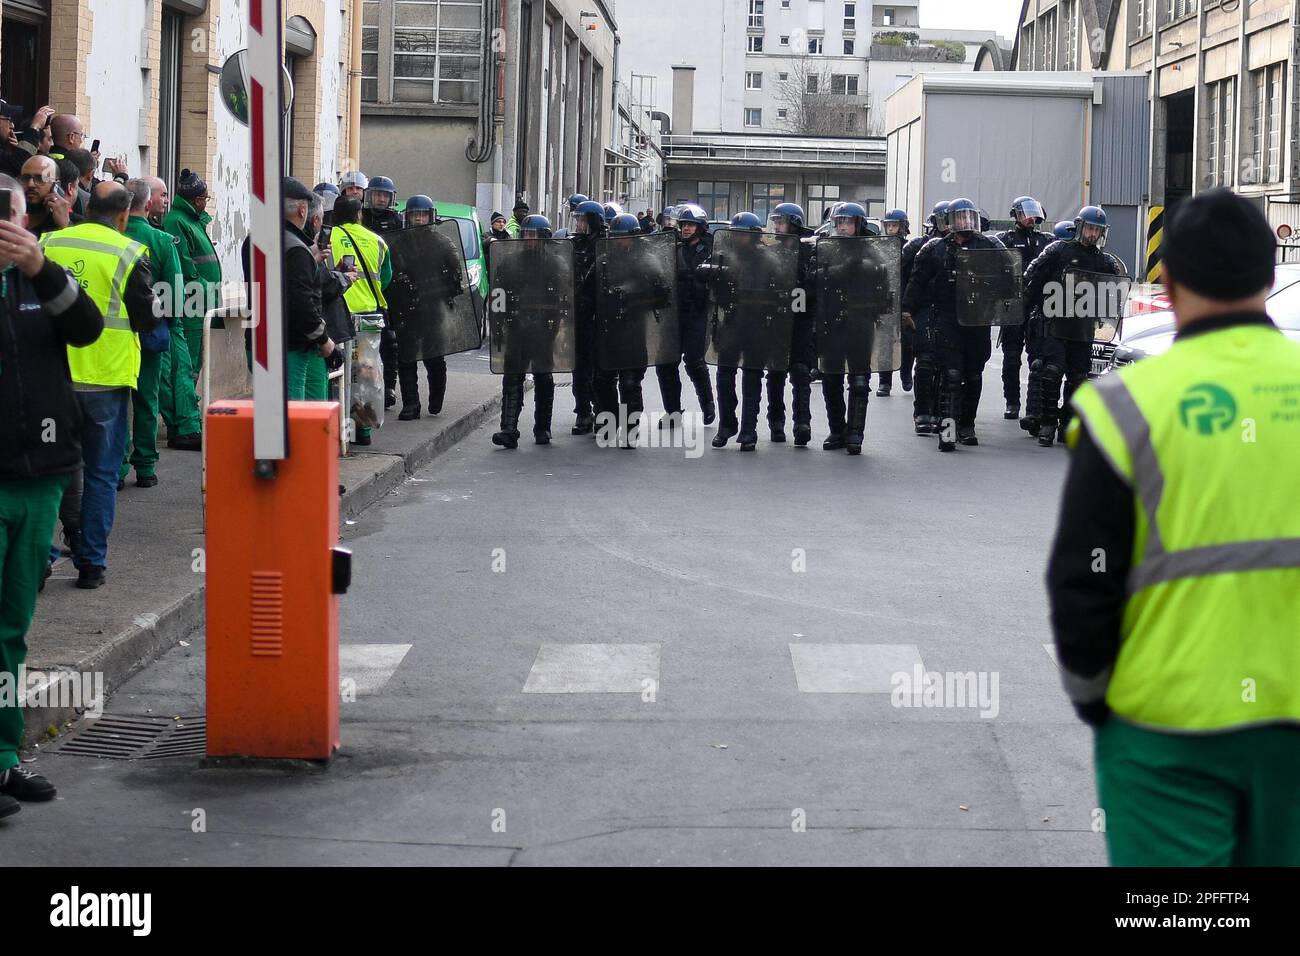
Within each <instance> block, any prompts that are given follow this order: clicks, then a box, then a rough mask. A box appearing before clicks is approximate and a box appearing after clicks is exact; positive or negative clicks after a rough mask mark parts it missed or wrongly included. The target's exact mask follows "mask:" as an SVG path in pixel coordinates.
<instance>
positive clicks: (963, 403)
mask: <svg viewBox="0 0 1300 956" xmlns="http://www.w3.org/2000/svg"><path fill="white" fill-rule="evenodd" d="M947 219H948V225H949V232H948V234H947V235H945V236H944V237H943V238H941V239H932V240H930V241H929V242H928V243H926V244H925V247H924V248H922V250H921V252H920V253H919V254H918V255H917V257H916V262H915V264H914V266H913V268H912V273H911V276H910V277H909V281H908V283H907V289H906V291H905V292H904V293H903V316H904V319H903V321H904V324H907V322H908V321H909V318H910V317H914V316H915V315H916V314H917V313H918V312H920V311H921V310H922V309H927V308H928V309H929V310H930V314H929V316H928V320H927V323H926V325H927V337H928V339H929V342H928V345H927V348H928V349H933V354H934V356H935V360H936V368H935V372H937V373H938V376H937V377H939V379H940V380H939V381H937V382H934V381H931V383H929V384H928V386H927V387H933V388H934V390H935V393H936V394H937V396H938V403H937V404H938V415H937V418H938V421H937V424H938V433H939V450H940V451H945V452H947V451H953V450H954V449H955V448H956V442H960V443H961V444H963V445H978V444H979V439H978V438H977V437H976V435H975V414H976V412H977V411H978V409H979V400H980V391H981V388H982V385H983V375H984V365H985V363H986V362H988V360H989V356H990V355H992V354H993V336H992V333H991V332H990V330H989V328H988V327H987V326H982V327H976V326H962V325H959V324H958V322H957V251H958V250H959V249H1005V248H1006V247H1005V246H1003V245H1002V243H1001V242H1000V241H999V240H997V239H993V238H990V237H988V236H985V235H983V234H982V233H981V232H980V228H979V227H980V212H979V207H977V206H976V205H975V204H974V203H973V202H971V201H970V200H969V199H957V200H955V201H953V203H952V204H951V205H950V206H949V207H948V212H947ZM918 331H919V329H918ZM919 373H920V368H919V362H918V378H917V389H916V390H917V395H918V396H919V395H920V393H921V379H920V374H919ZM928 374H930V375H934V373H928ZM952 425H955V426H956V435H955V436H954V435H952V434H951V427H952ZM918 431H919V429H918ZM954 437H955V439H956V441H954V440H953V439H954Z"/></svg>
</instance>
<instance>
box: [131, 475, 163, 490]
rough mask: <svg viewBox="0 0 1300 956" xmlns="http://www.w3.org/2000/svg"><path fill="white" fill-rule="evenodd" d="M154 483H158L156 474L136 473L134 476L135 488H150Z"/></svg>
mask: <svg viewBox="0 0 1300 956" xmlns="http://www.w3.org/2000/svg"><path fill="white" fill-rule="evenodd" d="M156 484H158V476H157V475H136V476H135V486H136V487H137V488H152V487H153V486H154V485H156Z"/></svg>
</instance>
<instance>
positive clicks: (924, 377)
mask: <svg viewBox="0 0 1300 956" xmlns="http://www.w3.org/2000/svg"><path fill="white" fill-rule="evenodd" d="M936 371H937V370H936V369H935V368H934V366H933V365H932V364H931V363H930V362H929V361H927V360H925V359H922V360H919V361H918V362H917V363H916V378H915V380H914V382H913V384H914V386H915V389H916V393H915V395H914V396H913V399H912V421H913V423H914V425H915V430H916V433H917V434H918V435H933V434H934V433H935V421H936V419H935V415H934V410H935V404H934V402H935V390H936V388H935V374H936Z"/></svg>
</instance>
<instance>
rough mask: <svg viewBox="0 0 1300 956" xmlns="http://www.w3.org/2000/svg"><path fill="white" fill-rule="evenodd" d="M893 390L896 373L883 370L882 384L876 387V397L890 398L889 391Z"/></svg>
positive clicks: (881, 374)
mask: <svg viewBox="0 0 1300 956" xmlns="http://www.w3.org/2000/svg"><path fill="white" fill-rule="evenodd" d="M893 390H894V373H893V372H881V373H880V384H879V387H878V388H877V389H876V397H878V398H888V397H889V393H890V392H892V391H893Z"/></svg>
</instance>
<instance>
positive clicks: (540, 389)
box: [533, 373, 555, 445]
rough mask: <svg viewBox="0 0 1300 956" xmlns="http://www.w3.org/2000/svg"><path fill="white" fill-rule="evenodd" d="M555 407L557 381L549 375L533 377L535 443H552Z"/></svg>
mask: <svg viewBox="0 0 1300 956" xmlns="http://www.w3.org/2000/svg"><path fill="white" fill-rule="evenodd" d="M554 407H555V379H554V378H553V377H552V376H551V375H549V374H545V373H543V374H541V375H534V376H533V441H535V442H536V443H537V444H539V445H549V444H550V443H551V411H552V409H553V408H554Z"/></svg>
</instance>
